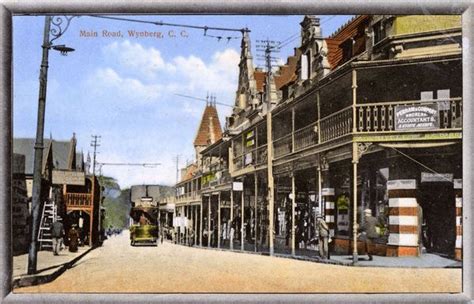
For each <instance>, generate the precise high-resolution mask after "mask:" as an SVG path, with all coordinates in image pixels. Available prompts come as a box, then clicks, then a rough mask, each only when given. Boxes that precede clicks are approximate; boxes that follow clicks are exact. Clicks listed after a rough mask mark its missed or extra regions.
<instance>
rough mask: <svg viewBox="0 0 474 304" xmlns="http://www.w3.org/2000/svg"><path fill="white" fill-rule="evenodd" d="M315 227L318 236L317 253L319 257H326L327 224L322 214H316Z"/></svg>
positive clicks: (327, 250)
mask: <svg viewBox="0 0 474 304" xmlns="http://www.w3.org/2000/svg"><path fill="white" fill-rule="evenodd" d="M317 229H318V237H319V255H320V256H321V258H323V259H327V258H328V255H329V247H328V239H329V226H328V224H327V223H326V221H325V220H324V219H323V217H322V216H318V218H317Z"/></svg>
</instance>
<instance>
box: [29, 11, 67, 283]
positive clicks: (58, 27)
mask: <svg viewBox="0 0 474 304" xmlns="http://www.w3.org/2000/svg"><path fill="white" fill-rule="evenodd" d="M64 18H65V19H63V18H62V17H56V19H55V20H53V17H52V16H46V17H45V23H44V36H43V45H42V46H41V47H42V48H43V57H42V60H41V69H40V77H39V81H40V85H39V97H38V120H37V125H36V141H35V147H34V148H35V154H34V165H33V166H34V167H33V193H32V196H33V197H32V211H31V213H32V225H31V227H32V228H31V243H30V248H29V251H28V274H34V273H36V264H37V252H38V248H37V245H38V242H37V237H38V226H39V223H38V221H39V217H40V207H41V175H42V172H41V171H42V167H43V166H42V164H43V148H44V147H43V137H44V136H43V135H44V116H45V109H46V88H47V81H48V55H49V50H50V49H51V48H53V49H54V50H57V51H60V52H61V54H62V55H66V54H67V52H71V51H74V49H72V48H68V47H66V46H64V45H56V46H53V44H52V42H53V41H54V40H56V39H57V38H59V37H60V36H61V35H62V34H63V33H64V32H65V31H66V30H67V28H68V27H69V22H70V21H71V19H72V18H73V17H64ZM64 20H66V22H67V24H66V26H65V27H64V29H63V28H62V23H63V22H64ZM51 24H53V26H55V28H53V29H51ZM50 34H51V35H52V36H53V37H54V38H53V39H52V40H49V39H50Z"/></svg>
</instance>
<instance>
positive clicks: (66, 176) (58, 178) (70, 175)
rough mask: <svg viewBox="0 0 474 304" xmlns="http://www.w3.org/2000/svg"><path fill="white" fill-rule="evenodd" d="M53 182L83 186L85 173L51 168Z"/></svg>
mask: <svg viewBox="0 0 474 304" xmlns="http://www.w3.org/2000/svg"><path fill="white" fill-rule="evenodd" d="M53 184H56V185H77V186H84V185H85V184H86V175H85V173H84V172H80V171H63V170H53Z"/></svg>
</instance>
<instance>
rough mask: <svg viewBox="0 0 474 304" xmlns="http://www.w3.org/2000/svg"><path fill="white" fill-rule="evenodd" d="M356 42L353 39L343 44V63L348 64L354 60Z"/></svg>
mask: <svg viewBox="0 0 474 304" xmlns="http://www.w3.org/2000/svg"><path fill="white" fill-rule="evenodd" d="M353 45H354V40H353V39H352V38H349V39H347V40H346V41H344V42H343V43H342V44H341V48H342V62H346V61H348V60H350V59H351V58H352V53H353Z"/></svg>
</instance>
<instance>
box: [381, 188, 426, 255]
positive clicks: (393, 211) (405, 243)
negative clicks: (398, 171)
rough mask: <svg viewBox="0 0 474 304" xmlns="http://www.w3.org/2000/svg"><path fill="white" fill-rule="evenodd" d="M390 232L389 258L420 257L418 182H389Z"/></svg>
mask: <svg viewBox="0 0 474 304" xmlns="http://www.w3.org/2000/svg"><path fill="white" fill-rule="evenodd" d="M387 190H388V198H389V200H388V207H389V231H390V235H389V237H388V243H387V256H392V257H393V256H418V255H419V253H420V250H419V245H418V238H419V236H418V233H419V228H420V227H421V226H420V225H421V223H420V220H419V213H418V209H419V206H418V202H417V200H416V180H414V179H399V180H391V181H388V182H387Z"/></svg>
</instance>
